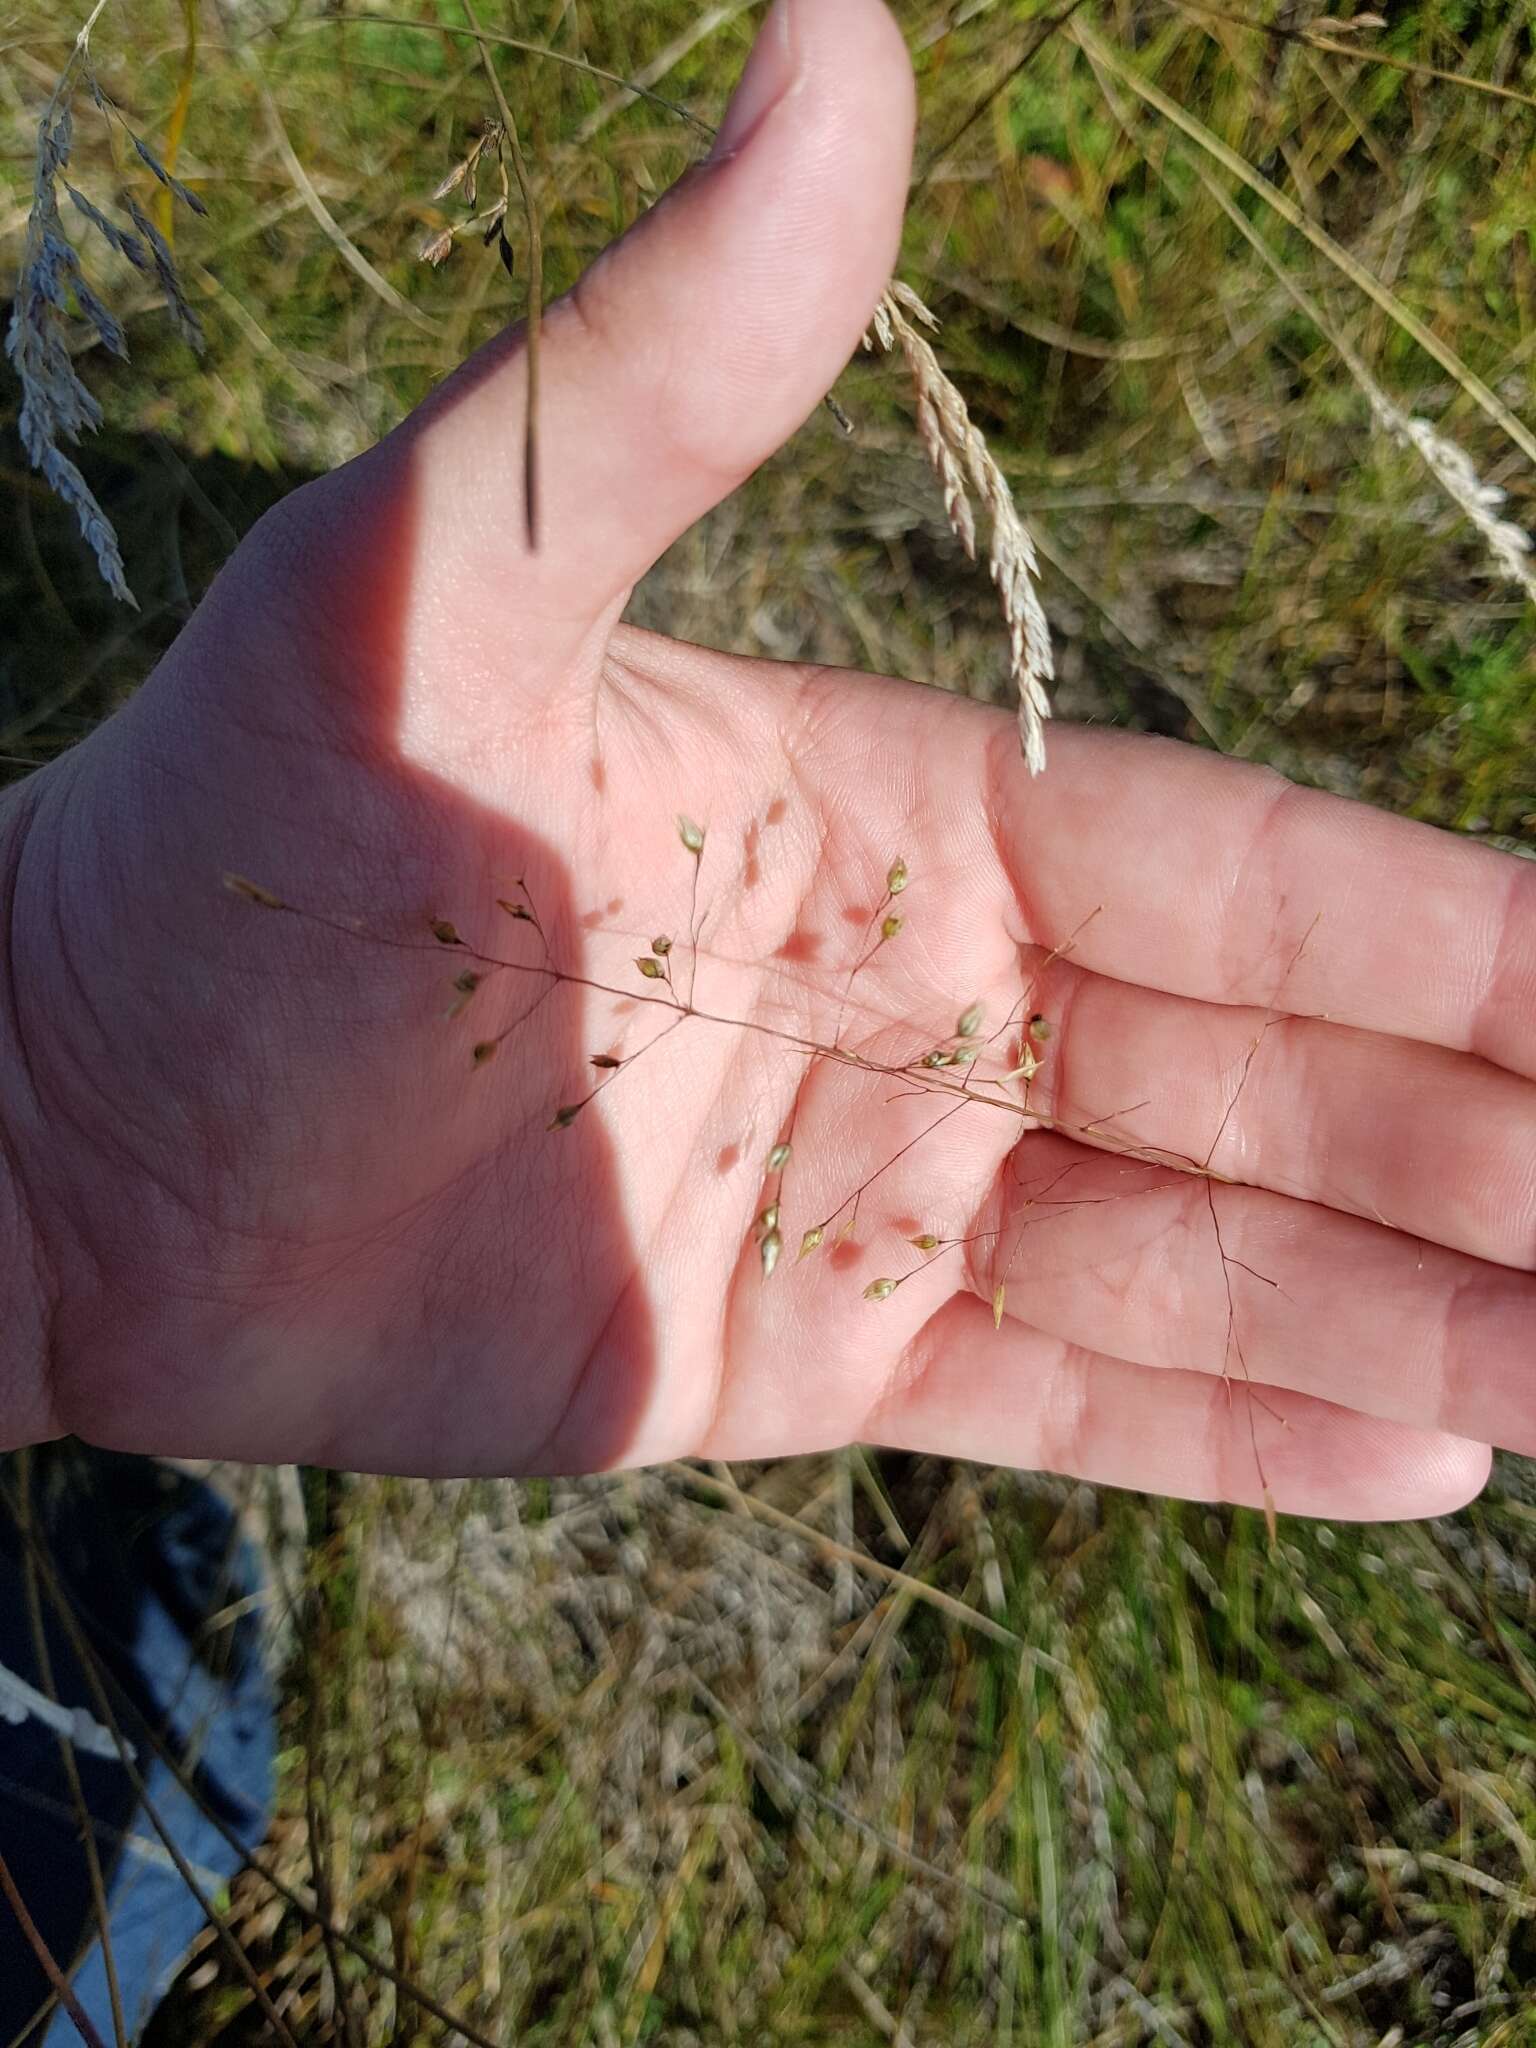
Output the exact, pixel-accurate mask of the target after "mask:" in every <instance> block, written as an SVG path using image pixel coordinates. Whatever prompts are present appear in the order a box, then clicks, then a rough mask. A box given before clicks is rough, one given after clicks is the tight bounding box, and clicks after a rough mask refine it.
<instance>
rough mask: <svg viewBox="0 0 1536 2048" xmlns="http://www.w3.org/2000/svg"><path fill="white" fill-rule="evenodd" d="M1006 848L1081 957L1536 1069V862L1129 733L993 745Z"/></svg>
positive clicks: (1054, 935) (1018, 874)
mask: <svg viewBox="0 0 1536 2048" xmlns="http://www.w3.org/2000/svg"><path fill="white" fill-rule="evenodd" d="M988 744H989V747H990V750H991V752H990V756H989V770H990V773H989V782H990V790H989V794H990V797H991V800H992V804H993V812H994V817H995V819H996V821H997V828H998V841H999V846H1000V848H1001V851H1002V856H1003V859H1004V861H1005V863H1006V864H1007V866H1008V868H1009V870H1010V873H1011V874H1012V877H1013V879H1014V882H1015V886H1016V891H1017V894H1018V898H1019V901H1020V903H1021V904H1022V905H1023V907H1024V909H1025V912H1026V915H1027V917H1028V920H1029V923H1030V925H1031V927H1032V929H1031V934H1030V935H1031V937H1033V938H1036V939H1038V940H1040V941H1041V942H1042V943H1043V944H1045V945H1054V944H1059V943H1060V942H1061V941H1062V940H1064V939H1065V938H1066V937H1067V936H1068V934H1069V933H1070V932H1072V931H1073V930H1074V928H1076V927H1077V926H1078V925H1079V924H1080V923H1081V921H1082V919H1083V918H1084V916H1085V914H1086V913H1088V912H1090V911H1096V914H1095V915H1093V916H1092V918H1091V920H1090V922H1089V923H1088V924H1087V925H1086V926H1084V928H1083V929H1082V931H1081V933H1080V935H1079V937H1078V939H1077V942H1076V944H1075V945H1074V947H1073V958H1074V959H1075V960H1077V961H1078V962H1079V963H1080V964H1081V965H1084V966H1087V967H1092V968H1094V969H1095V970H1096V971H1097V972H1099V973H1101V974H1108V975H1113V976H1115V977H1116V978H1117V979H1119V980H1121V981H1126V982H1131V983H1135V984H1137V985H1139V986H1142V987H1146V988H1155V989H1162V990H1164V991H1166V992H1167V993H1168V994H1171V995H1183V996H1193V997H1198V998H1199V999H1200V1000H1202V1001H1204V1002H1213V1003H1251V1004H1259V1005H1262V1006H1265V1007H1267V1008H1271V1009H1278V1010H1283V1011H1287V1012H1289V1013H1291V1014H1292V1015H1296V1016H1314V1017H1325V1018H1328V1019H1329V1020H1331V1021H1333V1022H1336V1023H1340V1024H1350V1025H1355V1026H1358V1027H1359V1028H1361V1029H1363V1030H1368V1031H1379V1032H1384V1033H1388V1034H1390V1035H1392V1036H1395V1037H1399V1038H1412V1039H1419V1040H1422V1041H1425V1042H1427V1043H1430V1044H1436V1045H1443V1046H1450V1047H1454V1048H1455V1049H1456V1050H1458V1051H1462V1052H1472V1053H1476V1054H1478V1055H1480V1056H1481V1057H1482V1058H1484V1059H1487V1060H1491V1061H1493V1062H1495V1063H1496V1064H1497V1065H1499V1066H1501V1067H1506V1068H1508V1069H1510V1070H1511V1071H1512V1072H1514V1073H1518V1074H1527V1075H1536V862H1530V861H1525V860H1521V859H1519V858H1517V857H1516V856H1514V855H1511V854H1503V853H1498V852H1495V851H1494V850H1493V849H1492V848H1489V847H1484V846H1477V845H1475V844H1472V843H1471V842H1469V841H1467V840H1463V839H1458V838H1456V837H1455V836H1454V835H1452V834H1451V833H1448V832H1441V831H1437V830H1435V829H1434V828H1433V827H1432V826H1428V825H1416V824H1411V823H1409V822H1408V821H1406V820H1405V819H1401V818H1393V817H1389V816H1387V815H1386V814H1385V813H1383V812H1380V811H1375V810H1372V809H1371V808H1370V807H1369V806H1367V805H1365V804H1361V803H1352V802H1350V801H1348V800H1346V799H1344V798H1340V797H1333V796H1326V795H1324V794H1322V793H1321V792H1319V791H1317V790H1309V789H1302V788H1298V787H1297V786H1296V785H1295V784H1293V783H1290V782H1287V781H1286V780H1284V778H1283V777H1281V776H1279V775H1277V774H1275V773H1274V772H1273V771H1271V770H1269V769H1265V768H1259V767H1255V766H1252V765H1250V764H1247V763H1238V762H1233V761H1229V760H1225V759H1222V758H1220V757H1218V756H1215V755H1211V754H1205V753H1202V752H1200V751H1199V750H1198V749H1196V748H1193V747H1188V746H1182V745H1180V744H1179V743H1178V742H1176V741H1172V740H1153V739H1147V738H1143V737H1140V736H1136V735H1132V734H1123V733H1103V732H1088V731H1083V730H1077V731H1073V730H1071V729H1065V730H1059V731H1056V732H1054V733H1053V734H1052V736H1051V743H1050V764H1049V766H1048V767H1047V769H1046V772H1045V773H1044V774H1043V775H1041V776H1038V777H1034V778H1031V777H1030V776H1029V775H1028V774H1027V773H1026V772H1025V770H1024V767H1023V764H1022V763H1021V762H1020V761H1019V760H1018V758H1017V747H1018V742H1017V739H1016V738H1015V737H1013V736H1012V735H1011V733H1010V732H1009V731H1008V730H1007V729H1006V728H1003V727H998V728H995V729H994V732H993V736H992V737H991V739H990V740H989V742H988Z"/></svg>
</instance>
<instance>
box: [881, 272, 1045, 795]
mask: <svg viewBox="0 0 1536 2048" xmlns="http://www.w3.org/2000/svg"><path fill="white" fill-rule="evenodd" d="M909 316H910V317H909ZM914 323H915V324H914ZM938 325H939V323H938V321H937V320H936V319H935V318H934V316H933V314H932V313H931V312H930V311H929V310H928V308H927V306H925V305H924V303H923V301H922V300H921V299H920V298H919V297H918V295H917V293H916V292H915V291H913V290H912V289H911V287H910V286H909V285H905V284H901V283H899V282H898V283H893V284H892V285H891V287H890V289H889V290H888V291H887V292H886V294H885V296H884V297H883V298H882V299H881V301H880V304H879V305H878V306H877V307H876V308H875V316H874V321H873V323H872V329H871V334H872V337H873V340H874V341H876V342H878V343H879V345H880V346H881V348H883V349H885V350H887V351H888V352H899V353H900V355H901V357H902V359H903V361H904V362H905V364H906V366H907V370H908V373H909V375H910V376H911V379H912V388H913V394H914V398H915V401H916V406H917V427H918V432H919V434H920V435H921V437H922V442H923V448H924V450H925V452H926V453H927V456H928V460H929V462H930V463H931V464H932V466H933V470H934V473H935V475H936V476H937V477H938V479H939V485H940V488H941V489H942V491H943V493H944V509H945V512H946V513H947V515H948V518H949V523H950V526H951V527H952V528H953V529H954V532H955V535H956V537H957V538H958V540H959V542H960V544H961V546H962V547H963V548H964V549H965V552H966V553H967V555H969V556H970V557H971V559H972V560H973V561H974V560H975V557H976V513H975V508H974V506H973V504H972V493H974V494H975V496H976V498H978V499H979V500H980V502H981V505H982V508H983V510H984V511H985V513H986V515H987V518H988V519H989V520H990V522H991V544H990V548H989V551H988V567H989V568H990V570H991V572H992V581H993V582H994V583H995V584H996V586H997V592H998V597H999V598H1000V600H1001V602H1002V607H1003V617H1004V619H1005V620H1006V621H1007V625H1008V640H1009V649H1010V655H1011V660H1010V668H1011V671H1012V675H1013V679H1014V682H1015V683H1016V684H1017V686H1018V692H1019V735H1020V738H1021V740H1022V742H1023V747H1024V758H1025V760H1026V761H1027V762H1028V763H1029V769H1030V773H1031V774H1033V775H1038V774H1039V773H1040V771H1041V769H1042V768H1044V766H1045V721H1046V719H1048V718H1049V717H1050V715H1051V701H1050V698H1049V696H1048V695H1047V693H1046V684H1047V683H1049V682H1050V680H1051V678H1052V676H1053V675H1054V673H1055V664H1054V661H1053V657H1052V653H1051V629H1050V626H1049V625H1048V623H1047V621H1046V616H1045V611H1044V608H1043V607H1042V605H1041V603H1040V591H1039V581H1040V565H1039V562H1038V560H1037V558H1036V555H1035V544H1034V541H1033V540H1032V539H1031V537H1030V533H1029V529H1028V527H1026V526H1025V524H1024V521H1023V520H1022V519H1021V518H1020V517H1019V512H1018V507H1017V506H1016V505H1015V504H1014V502H1013V493H1012V491H1011V490H1010V489H1009V487H1008V480H1007V478H1006V477H1005V476H1004V475H1003V473H1002V471H1001V470H1000V469H999V468H998V466H997V463H996V460H995V459H994V457H993V455H992V451H991V449H990V448H988V446H987V443H986V437H985V436H984V435H983V434H982V432H981V429H980V428H979V427H978V426H977V425H976V423H975V422H974V420H972V418H971V415H970V412H969V410H968V408H967V406H966V403H965V400H964V399H963V398H962V397H961V395H960V393H959V391H958V390H957V389H956V388H955V386H954V384H953V383H952V382H951V380H950V378H949V377H948V375H947V374H946V373H945V370H944V368H943V366H942V364H941V363H940V362H939V359H938V356H937V355H936V353H935V352H934V348H933V345H932V343H931V342H930V341H928V339H927V338H926V336H924V335H923V334H921V333H919V332H918V327H919V326H922V327H926V328H927V329H928V330H929V331H930V332H931V333H936V332H937V331H938ZM869 342H870V337H868V336H867V337H866V346H868V345H869Z"/></svg>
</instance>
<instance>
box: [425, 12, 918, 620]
mask: <svg viewBox="0 0 1536 2048" xmlns="http://www.w3.org/2000/svg"><path fill="white" fill-rule="evenodd" d="M912 129H913V84H912V72H911V67H910V65H909V63H908V60H907V54H906V49H905V46H904V44H903V42H902V39H901V36H900V33H899V31H898V30H897V27H896V24H895V22H894V21H893V20H892V18H891V16H890V15H889V13H888V12H887V11H886V8H885V6H884V5H883V0H775V4H774V6H773V8H772V10H771V11H770V13H769V14H768V16H767V18H766V20H765V21H764V23H763V25H762V29H761V31H760V33H759V35H758V39H757V43H756V45H755V47H754V49H753V52H752V55H751V58H750V60H749V62H748V65H747V68H746V71H745V73H744V74H743V76H742V79H741V82H740V85H739V86H738V88H737V91H736V94H735V97H734V98H733V100H732V102H731V104H730V107H729V108H728V110H727V112H726V117H725V120H724V123H723V124H722V126H721V129H720V133H719V136H718V138H717V140H716V143H715V146H714V149H713V151H712V153H711V155H710V157H709V159H708V161H707V162H706V163H705V164H702V165H700V166H699V167H698V168H697V169H695V170H693V171H690V172H689V173H688V174H687V175H686V176H685V177H684V178H683V179H682V180H681V182H680V183H679V184H678V185H677V186H676V187H674V189H673V190H672V192H671V193H670V194H669V195H668V196H667V197H666V199H664V200H663V201H662V202H661V204H660V205H658V206H657V207H656V208H655V209H654V210H653V211H652V212H650V213H649V214H647V215H646V216H645V217H644V219H642V220H641V221H640V222H639V223H638V224H637V225H636V226H635V227H634V228H633V229H631V231H630V232H629V233H628V234H627V235H626V236H625V237H624V238H623V240H622V241H620V242H618V243H617V244H615V246H614V247H613V248H611V249H609V250H608V251H607V252H606V253H605V254H604V255H603V256H602V257H601V258H600V259H599V260H598V262H597V263H596V264H595V265H594V266H593V267H592V268H591V269H590V270H589V271H588V272H587V273H586V275H585V276H584V277H583V278H582V280H581V282H580V283H579V284H578V285H577V286H576V288H575V289H574V290H573V291H572V292H571V293H570V294H569V295H568V296H567V297H565V298H564V299H561V300H559V301H557V302H556V303H555V304H553V305H552V306H551V307H550V308H549V310H548V312H547V314H546V316H545V321H544V326H543V335H542V350H541V364H540V388H539V392H538V403H537V421H538V440H539V458H538V460H539V485H540V488H539V506H540V512H539V546H538V549H537V551H536V552H530V551H529V548H528V542H527V536H526V532H525V528H524V522H523V517H522V502H521V494H522V478H523V466H522V447H523V443H522V437H523V427H524V407H525V400H526V391H527V361H526V353H525V345H524V340H523V335H522V332H521V330H518V331H517V332H515V333H509V334H508V335H505V336H502V337H500V338H499V339H498V340H496V341H494V342H492V343H490V344H488V346H487V347H486V348H485V349H482V350H481V351H480V352H479V353H478V354H477V355H476V356H475V357H473V358H471V360H470V361H469V362H467V363H466V364H465V365H464V366H463V368H462V369H461V370H459V371H458V372H457V373H456V374H455V375H454V377H453V378H451V379H450V380H449V382H448V383H447V384H445V385H444V386H443V387H442V389H441V390H440V391H438V392H437V393H435V394H434V396H433V397H432V398H431V399H429V400H428V402H427V404H426V406H424V407H423V408H422V409H421V410H420V411H419V412H418V413H417V414H416V415H415V416H414V417H413V419H412V420H410V421H408V422H407V423H406V425H405V427H404V428H402V429H401V430H400V431H401V434H402V435H404V436H405V437H406V439H407V440H408V442H409V445H410V450H411V455H412V465H411V466H412V472H413V478H412V480H413V485H414V488H415V491H416V493H417V502H418V507H419V509H420V511H421V512H422V514H423V515H424V517H423V518H422V520H421V523H420V525H419V528H418V531H419V533H420V534H421V536H422V543H421V544H422V546H423V547H424V548H425V549H426V551H427V554H428V557H429V559H428V560H426V561H419V562H418V565H417V573H418V575H422V574H425V575H426V576H427V577H428V578H429V579H431V580H436V579H435V578H434V577H433V571H434V568H437V569H440V572H441V577H442V579H443V581H442V585H441V586H440V590H439V593H438V594H439V595H441V596H442V597H443V598H445V599H446V598H449V597H450V596H451V595H452V593H451V592H450V590H449V589H448V588H447V584H448V582H450V581H451V582H452V583H453V584H454V585H455V586H457V588H459V589H463V588H465V587H466V584H465V580H464V579H466V578H469V579H473V580H474V583H475V585H476V587H478V588H484V587H486V585H487V582H489V583H490V584H492V585H495V586H498V587H500V588H502V589H506V587H507V581H508V576H509V572H511V573H512V575H513V576H514V578H515V591H516V596H517V600H518V603H519V606H520V608H521V610H522V613H523V617H524V619H525V620H527V621H529V622H530V623H531V621H532V619H533V618H538V619H540V620H542V621H545V622H547V623H548V624H549V625H551V626H556V625H564V626H569V627H572V628H574V629H575V630H576V632H577V633H578V634H579V633H580V632H581V631H582V629H583V628H584V627H587V626H590V624H591V623H592V622H593V621H594V620H595V619H597V618H598V617H600V616H601V614H602V613H603V612H604V611H605V610H606V609H608V608H609V607H610V606H612V605H613V604H614V602H615V601H619V602H622V599H623V596H624V594H625V593H626V592H627V590H628V588H629V586H630V584H632V583H633V582H634V581H635V579H636V578H637V577H638V576H640V575H641V574H643V573H644V571H645V570H646V569H648V568H649V567H650V565H651V564H652V562H654V561H655V560H656V558H657V557H658V556H659V555H660V554H661V553H662V552H663V551H664V550H665V549H666V548H667V547H668V546H669V545H670V544H671V543H672V541H674V540H675V539H676V538H677V537H678V535H679V534H681V533H683V532H684V531H685V530H686V529H687V528H688V527H689V526H690V525H691V524H692V523H693V522H694V520H695V519H697V518H698V517H699V516H700V515H701V514H702V513H704V512H706V511H708V510H709V508H710V507H711V506H713V505H715V504H717V503H718V502H719V501H720V500H721V499H722V498H724V497H725V496H727V495H728V493H729V492H730V491H732V490H733V489H735V487H736V486H737V485H738V484H739V483H741V482H742V481H743V479H744V478H746V477H747V476H748V475H750V473H751V472H752V470H754V469H755V468H756V467H757V465H758V464H759V463H760V462H762V461H763V460H764V459H765V458H766V457H767V456H769V455H770V454H772V453H773V452H774V450H775V449H777V448H778V447H779V446H780V445H781V444H782V443H783V442H784V441H785V440H787V439H788V437H789V436H790V434H791V433H793V432H794V430H795V428H796V427H798V426H799V425H800V423H801V422H802V421H803V420H804V419H805V418H806V416H807V415H808V414H809V413H810V412H811V411H812V410H813V409H814V408H815V406H816V405H817V404H818V403H819V402H820V400H821V398H822V397H823V396H824V395H825V393H826V392H827V390H828V389H829V388H830V386H831V385H832V383H833V382H834V380H835V379H836V377H837V374H838V372H839V370H840V369H841V368H842V367H843V365H844V363H845V362H846V361H847V359H848V357H849V355H850V354H851V353H852V351H853V349H854V348H855V347H856V346H857V343H858V338H859V335H860V333H861V332H862V330H863V329H864V327H865V326H866V325H867V324H868V321H869V316H870V313H871V310H872V308H873V306H874V304H875V301H876V299H877V298H878V296H879V293H880V291H881V288H882V286H883V285H884V284H885V282H886V279H887V277H888V276H889V274H890V270H891V266H892V264H893V263H894V261H895V256H896V249H897V243H898V239H899V235H900V229H901V219H902V213H903V209H904V206H905V203H906V194H907V180H908V174H909V168H910V163H911V149H912ZM439 534H440V535H442V536H443V537H444V538H443V544H442V550H441V553H442V560H441V563H440V564H434V563H433V562H432V560H431V559H430V556H431V554H432V551H433V541H432V538H431V537H432V536H434V535H439ZM558 637H562V638H563V637H564V636H563V635H559V636H558ZM549 651H550V652H551V653H553V652H554V650H553V649H550V650H549Z"/></svg>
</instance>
